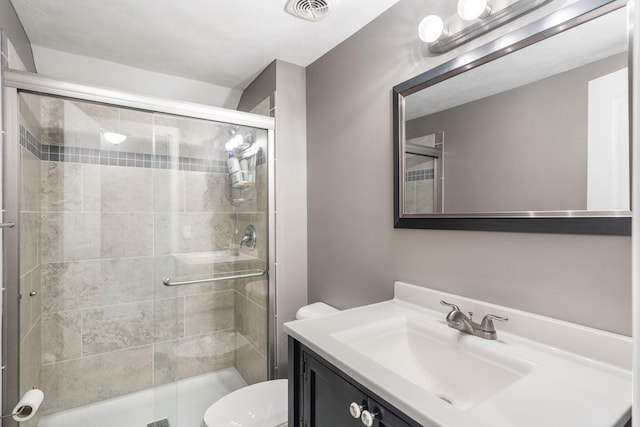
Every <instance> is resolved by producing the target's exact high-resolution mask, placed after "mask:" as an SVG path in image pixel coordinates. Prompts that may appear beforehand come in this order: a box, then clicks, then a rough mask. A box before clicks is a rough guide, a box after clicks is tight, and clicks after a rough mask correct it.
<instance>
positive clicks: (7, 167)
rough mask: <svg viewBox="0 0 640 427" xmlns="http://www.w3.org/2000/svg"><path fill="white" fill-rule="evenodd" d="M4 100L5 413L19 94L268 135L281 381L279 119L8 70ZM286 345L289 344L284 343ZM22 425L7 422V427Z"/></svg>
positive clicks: (272, 325) (14, 330) (15, 316)
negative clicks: (255, 130)
mask: <svg viewBox="0 0 640 427" xmlns="http://www.w3.org/2000/svg"><path fill="white" fill-rule="evenodd" d="M0 76H1V77H0V79H1V82H0V83H1V86H0V89H1V90H2V97H1V100H2V102H0V113H1V114H0V125H2V126H3V127H2V130H3V131H4V133H2V134H0V137H1V139H0V141H1V142H2V153H1V155H2V203H3V209H4V215H3V218H2V221H1V222H9V221H10V222H13V223H15V227H12V228H7V229H4V231H3V232H2V233H3V253H4V259H3V268H2V274H3V277H4V282H3V283H4V288H3V289H2V295H1V298H2V299H1V301H2V303H3V310H2V328H3V334H2V409H3V412H2V413H6V412H7V411H8V410H10V409H11V408H13V405H15V403H16V402H17V401H18V400H19V399H20V396H19V378H20V374H19V372H20V367H19V352H20V345H19V344H20V338H19V329H18V328H19V314H20V313H19V305H18V298H19V279H20V277H19V250H20V244H19V242H20V240H19V230H20V227H19V221H20V218H19V212H20V206H19V203H20V200H19V191H18V189H19V188H20V187H19V184H20V166H19V162H18V159H19V124H18V108H19V103H18V101H19V100H18V93H19V91H26V92H32V93H38V94H42V95H51V96H59V97H64V98H72V99H78V100H82V101H91V102H98V103H101V104H106V105H112V106H117V107H126V108H134V109H138V110H145V111H149V112H157V113H165V114H172V115H176V116H182V117H189V118H195V119H204V120H211V121H217V122H223V123H228V124H232V125H239V126H249V127H254V128H259V129H264V130H266V131H267V138H268V141H267V168H268V170H267V181H268V182H267V185H268V210H267V212H268V227H267V239H268V242H269V243H268V254H267V272H268V276H267V277H268V279H267V280H268V290H269V302H268V309H267V317H268V324H267V328H268V334H267V336H268V349H267V365H268V366H267V374H268V378H269V379H275V378H277V376H278V360H277V354H278V352H277V342H276V328H277V318H278V307H277V298H276V293H277V287H276V281H277V277H276V266H277V264H276V262H277V260H276V242H275V240H276V239H275V229H276V228H275V220H276V217H275V171H274V167H275V158H274V155H275V141H274V137H275V133H274V129H275V120H274V118H272V117H267V116H260V115H257V114H251V113H245V112H240V111H235V110H229V109H224V108H218V107H211V106H207V105H202V104H196V103H191V102H183V101H175V100H169V99H164V98H157V97H152V96H146V95H140V94H135V93H131V92H126V91H118V90H112V89H104V88H96V87H91V86H87V85H82V84H77V83H71V82H67V81H63V80H58V79H54V78H48V77H41V76H39V75H36V74H32V73H27V72H21V71H13V70H8V69H6V64H5V67H3V71H2V74H1V75H0ZM284 345H286V343H284ZM17 425H18V424H17V423H16V422H15V421H14V420H12V419H5V420H3V422H2V426H3V427H14V426H17Z"/></svg>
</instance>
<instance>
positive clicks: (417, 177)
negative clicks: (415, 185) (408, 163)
mask: <svg viewBox="0 0 640 427" xmlns="http://www.w3.org/2000/svg"><path fill="white" fill-rule="evenodd" d="M427 179H433V168H432V169H419V170H415V171H410V172H406V173H405V177H404V182H413V181H426V180H427Z"/></svg>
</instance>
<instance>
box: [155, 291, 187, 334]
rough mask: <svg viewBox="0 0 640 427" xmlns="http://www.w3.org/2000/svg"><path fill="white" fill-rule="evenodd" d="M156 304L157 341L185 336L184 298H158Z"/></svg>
mask: <svg viewBox="0 0 640 427" xmlns="http://www.w3.org/2000/svg"><path fill="white" fill-rule="evenodd" d="M154 304H155V339H156V341H168V340H171V339H175V338H181V337H183V336H184V320H185V319H184V317H185V316H184V298H168V299H157V300H155V301H154Z"/></svg>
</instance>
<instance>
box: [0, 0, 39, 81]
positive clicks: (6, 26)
mask: <svg viewBox="0 0 640 427" xmlns="http://www.w3.org/2000/svg"><path fill="white" fill-rule="evenodd" d="M0 29H1V30H2V31H4V32H5V35H6V36H7V37H8V38H9V40H11V44H13V47H14V48H15V49H16V51H17V52H18V55H19V56H20V59H21V60H22V62H23V63H24V65H25V67H27V71H30V72H32V73H35V72H36V65H35V63H34V61H33V53H32V52H31V43H30V42H29V38H28V37H27V34H26V33H25V31H24V28H22V23H21V22H20V20H19V19H18V15H17V14H16V11H15V9H14V8H13V5H12V4H11V2H10V1H9V0H0Z"/></svg>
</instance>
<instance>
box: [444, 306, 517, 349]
mask: <svg viewBox="0 0 640 427" xmlns="http://www.w3.org/2000/svg"><path fill="white" fill-rule="evenodd" d="M440 304H442V305H446V306H448V307H451V311H450V312H449V314H447V318H446V320H447V325H449V327H450V328H453V329H457V330H459V331H461V332H464V333H467V334H471V335H475V336H477V337H480V338H484V339H487V340H495V339H496V338H497V337H498V336H497V334H496V328H495V326H494V325H493V321H494V320H498V321H500V322H506V321H508V320H509V319H508V318H506V317H500V316H496V315H494V314H487V315H486V316H484V317H483V318H482V322H480V323H476V322H474V321H473V319H472V317H473V313H472V312H469V316H467V315H466V314H464V313H463V312H462V311H461V310H460V307H458V306H457V305H455V304H450V303H448V302H446V301H440Z"/></svg>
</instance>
